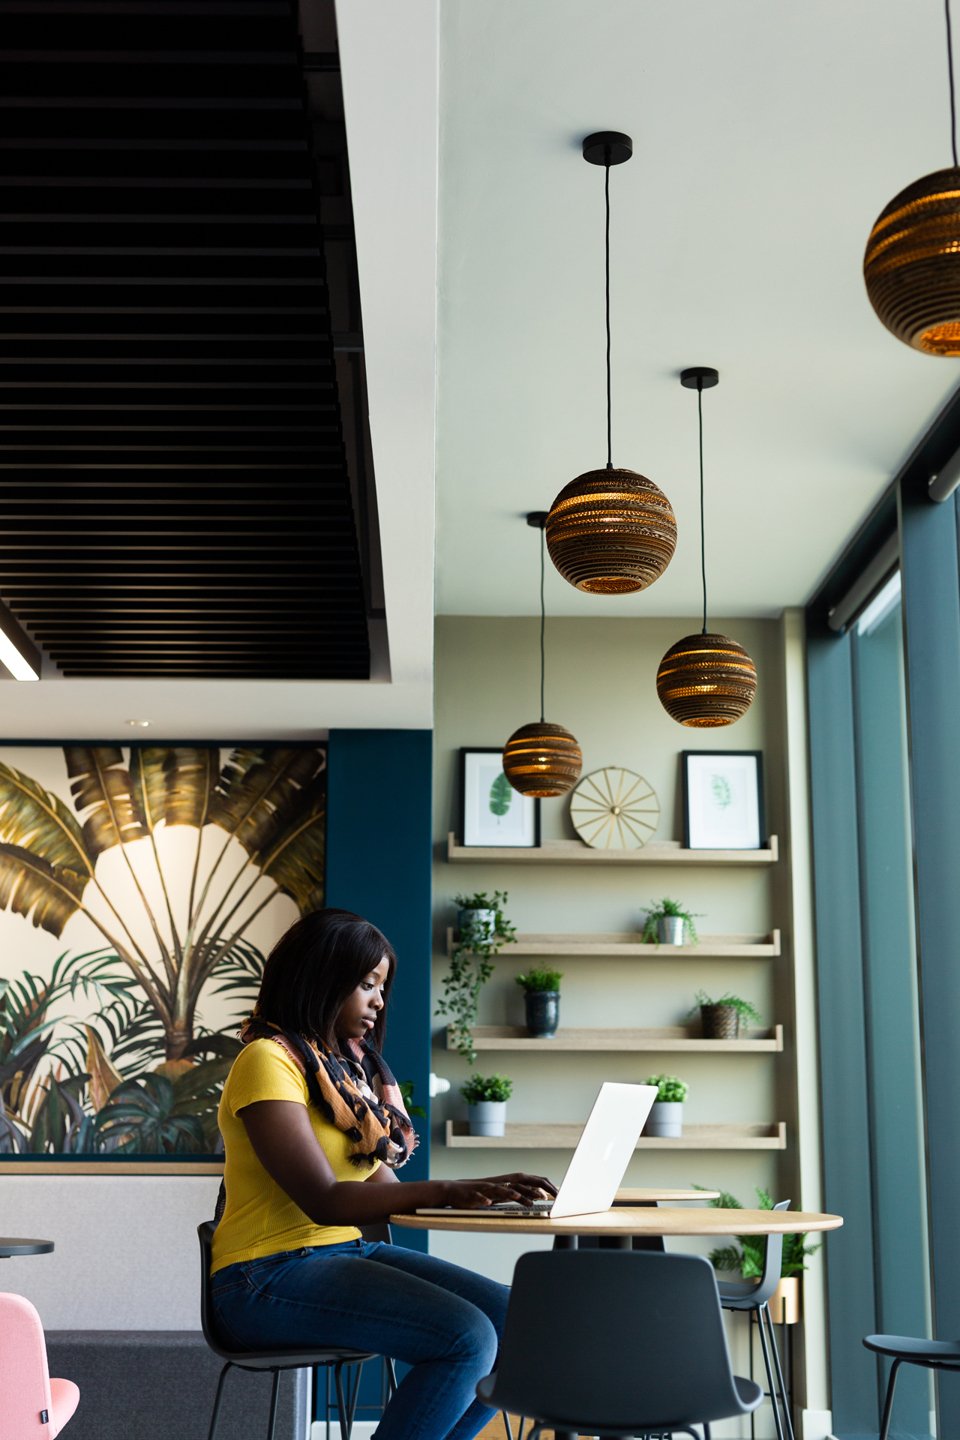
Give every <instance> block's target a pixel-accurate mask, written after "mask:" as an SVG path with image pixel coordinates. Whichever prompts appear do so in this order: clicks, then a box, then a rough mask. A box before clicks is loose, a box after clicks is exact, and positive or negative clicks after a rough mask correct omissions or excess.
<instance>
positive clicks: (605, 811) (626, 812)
mask: <svg viewBox="0 0 960 1440" xmlns="http://www.w3.org/2000/svg"><path fill="white" fill-rule="evenodd" d="M570 819H571V820H572V821H573V828H574V830H576V832H577V834H578V835H579V836H580V839H581V840H583V841H585V842H586V844H587V845H590V846H591V847H592V848H593V849H594V850H639V849H640V847H641V845H646V843H647V841H648V840H649V839H650V836H651V835H653V834H654V832H655V831H656V828H657V825H658V824H659V822H660V801H659V800H658V799H657V797H656V794H655V792H654V790H653V789H652V788H651V786H650V785H649V784H648V782H647V781H646V780H644V778H643V776H642V775H638V774H637V773H636V771H634V770H622V769H621V768H620V766H619V765H607V766H606V767H605V769H603V770H593V771H591V773H590V774H589V775H585V776H584V777H583V779H582V780H581V781H580V784H579V785H578V786H577V788H576V790H574V792H573V794H572V795H571V797H570Z"/></svg>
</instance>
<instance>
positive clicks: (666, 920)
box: [657, 915, 687, 945]
mask: <svg viewBox="0 0 960 1440" xmlns="http://www.w3.org/2000/svg"><path fill="white" fill-rule="evenodd" d="M686 924H687V922H686V921H685V920H684V918H683V916H682V915H662V916H661V917H660V919H659V920H658V921H657V935H658V936H659V937H660V944H661V945H682V944H683V943H684V939H685V935H684V931H685V929H686Z"/></svg>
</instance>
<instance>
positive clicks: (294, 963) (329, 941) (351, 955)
mask: <svg viewBox="0 0 960 1440" xmlns="http://www.w3.org/2000/svg"><path fill="white" fill-rule="evenodd" d="M384 959H385V960H387V961H388V962H389V966H390V969H389V972H388V974H387V977H386V980H385V981H384V985H383V998H384V1002H386V1001H387V1000H388V999H389V996H390V988H391V986H392V985H393V977H394V974H395V972H396V968H397V957H396V955H395V954H394V950H393V946H392V945H391V944H390V942H389V941H388V940H387V939H386V937H385V936H384V935H382V934H381V933H380V931H379V930H378V929H377V927H376V925H371V923H370V921H369V920H364V919H362V918H361V916H359V915H354V914H353V913H352V912H351V911H350V910H315V911H314V912H313V914H312V915H304V916H303V917H302V918H301V919H300V920H297V921H296V923H295V924H293V925H291V926H290V929H289V930H288V931H287V932H286V934H285V935H282V936H281V937H280V939H279V940H278V941H277V943H276V945H274V947H273V949H272V950H271V951H270V954H269V955H268V956H267V963H266V965H265V966H264V969H263V979H262V980H261V982H260V994H259V996H258V997H257V1005H256V1009H255V1011H254V1015H255V1016H256V1018H258V1019H260V1020H267V1021H270V1022H271V1023H272V1024H274V1025H279V1026H280V1028H281V1030H292V1031H293V1032H294V1033H295V1034H298V1035H304V1036H306V1038H307V1039H308V1040H319V1041H321V1042H322V1043H323V1044H324V1045H328V1046H330V1047H331V1048H335V1046H336V1033H335V1028H334V1027H335V1024H336V1019H337V1016H338V1015H339V1013H340V1009H341V1006H342V1005H343V1002H344V1001H345V1000H346V999H347V998H348V996H350V995H351V994H352V993H353V991H354V990H356V988H357V986H358V985H359V984H360V983H361V981H363V980H364V979H365V978H366V976H367V975H369V974H370V972H371V971H372V970H375V969H376V968H377V966H378V965H379V964H380V962H381V960H384ZM385 1033H386V1003H384V1007H383V1009H382V1010H381V1011H380V1012H379V1014H378V1015H377V1019H376V1023H375V1024H374V1027H373V1034H372V1039H373V1043H374V1045H375V1046H376V1047H377V1049H378V1050H380V1049H381V1048H382V1046H383V1038H384V1035H385Z"/></svg>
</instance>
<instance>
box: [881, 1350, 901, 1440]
mask: <svg viewBox="0 0 960 1440" xmlns="http://www.w3.org/2000/svg"><path fill="white" fill-rule="evenodd" d="M899 1370H900V1360H899V1359H897V1360H894V1362H893V1364H892V1365H891V1366H890V1379H889V1380H888V1381H887V1393H886V1395H885V1397H884V1401H883V1419H882V1420H881V1421H880V1440H887V1436H888V1435H889V1434H890V1421H891V1419H892V1417H893V1392H894V1390H895V1389H896V1388H897V1374H898V1372H899Z"/></svg>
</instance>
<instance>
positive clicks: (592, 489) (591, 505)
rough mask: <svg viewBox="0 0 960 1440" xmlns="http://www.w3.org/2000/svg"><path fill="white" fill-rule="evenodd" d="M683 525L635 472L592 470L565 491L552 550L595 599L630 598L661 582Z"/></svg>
mask: <svg viewBox="0 0 960 1440" xmlns="http://www.w3.org/2000/svg"><path fill="white" fill-rule="evenodd" d="M676 548H677V521H676V517H675V516H674V513H673V509H672V507H671V505H670V501H669V500H668V499H667V497H666V495H664V493H663V491H662V490H661V489H660V488H659V486H657V485H655V484H654V483H653V481H652V480H648V479H647V478H646V476H645V475H638V474H637V472H636V471H635V470H624V469H620V468H616V467H614V468H613V469H610V470H588V471H587V472H586V473H585V474H584V475H578V476H577V478H576V479H575V480H571V481H570V483H569V484H568V485H565V486H564V488H563V489H562V490H561V491H560V494H559V495H558V496H557V498H556V500H554V502H553V505H552V507H551V509H550V514H549V516H548V517H547V549H548V550H549V552H550V559H551V560H552V561H553V563H554V565H555V566H556V567H557V569H558V570H559V571H560V574H561V575H562V576H563V578H564V580H567V581H568V582H569V583H570V584H571V585H574V586H576V588H577V589H578V590H586V591H588V592H589V593H590V594H592V595H628V594H630V593H631V592H632V591H634V590H645V589H646V587H647V586H648V585H652V584H653V582H654V580H659V578H660V576H661V575H662V574H663V572H664V570H666V568H667V566H668V565H669V563H670V561H671V559H672V558H673V552H674V550H675V549H676Z"/></svg>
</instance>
